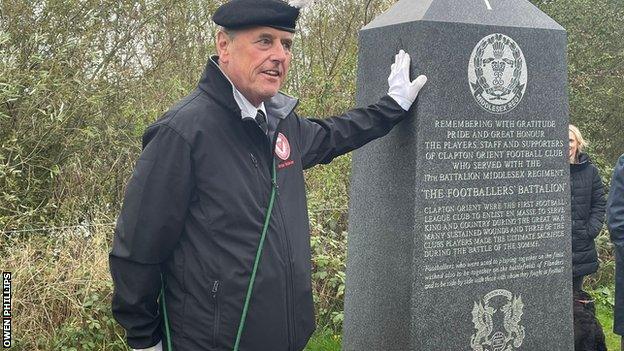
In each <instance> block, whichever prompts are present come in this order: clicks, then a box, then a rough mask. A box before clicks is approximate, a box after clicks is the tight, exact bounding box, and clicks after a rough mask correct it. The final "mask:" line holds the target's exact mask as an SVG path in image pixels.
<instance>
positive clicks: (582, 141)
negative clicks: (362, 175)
mask: <svg viewBox="0 0 624 351" xmlns="http://www.w3.org/2000/svg"><path fill="white" fill-rule="evenodd" d="M568 131H569V132H570V133H572V134H574V138H576V141H577V142H578V148H577V149H576V153H577V155H578V154H580V153H581V152H582V151H583V149H584V148H585V147H586V146H587V145H589V143H588V142H587V141H585V139H583V135H582V134H581V131H580V130H579V129H578V128H576V126H575V125H573V124H570V125H569V126H568Z"/></svg>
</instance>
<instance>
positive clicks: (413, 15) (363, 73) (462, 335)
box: [343, 0, 574, 351]
mask: <svg viewBox="0 0 624 351" xmlns="http://www.w3.org/2000/svg"><path fill="white" fill-rule="evenodd" d="M566 41H567V39H566V32H565V30H564V29H563V28H562V27H561V26H560V25H558V24H557V23H556V22H555V21H554V20H552V19H551V18H550V17H548V16H547V15H545V14H544V13H542V12H541V11H540V10H539V9H537V8H536V7H535V6H533V5H532V4H531V3H530V2H528V1H526V0H514V1H503V0H462V1H457V0H401V1H399V2H397V3H396V4H395V5H394V6H392V7H391V8H390V9H389V10H388V11H387V12H385V13H384V14H382V15H380V16H379V17H377V18H376V19H374V20H373V21H372V22H371V23H369V24H368V25H366V26H365V27H364V28H363V29H362V30H361V32H360V38H359V44H360V49H359V50H360V52H359V59H358V60H359V61H358V62H359V65H358V93H357V102H358V105H367V104H369V103H371V102H373V101H375V100H376V99H377V98H378V97H380V96H382V95H383V94H384V93H385V89H386V78H387V75H388V72H387V68H386V67H387V65H388V63H389V62H390V60H391V59H392V58H393V57H394V54H395V53H396V52H398V50H399V49H404V50H405V51H406V52H408V53H409V54H410V56H411V57H412V76H416V75H417V74H425V75H427V77H428V83H427V85H426V86H425V87H424V89H423V90H422V91H421V93H420V95H419V98H418V100H417V103H416V104H415V105H414V106H413V107H412V110H411V111H410V117H409V118H408V119H407V120H406V121H404V122H402V124H401V125H399V126H398V127H397V128H395V129H394V130H393V131H392V132H391V133H390V134H389V135H388V136H387V137H385V138H382V139H380V140H377V141H375V142H373V143H371V144H369V145H367V146H366V147H364V148H362V149H360V150H358V151H357V152H356V153H355V154H354V156H353V174H352V182H351V199H350V203H351V205H350V212H349V216H350V217H349V243H348V259H347V278H346V279H347V282H346V297H345V322H344V338H343V349H344V350H347V351H361V350H367V351H369V350H370V351H393V350H397V351H405V350H445V351H447V350H450V351H456V350H474V351H485V350H488V351H514V350H530V351H535V350H548V351H557V350H559V351H569V350H572V349H573V348H574V346H573V330H572V292H571V288H572V283H571V278H572V275H571V264H570V252H571V243H570V234H569V233H570V213H569V212H570V210H569V205H570V195H569V167H568V161H567V134H568V132H567V125H568V97H567V88H566V87H567V65H566Z"/></svg>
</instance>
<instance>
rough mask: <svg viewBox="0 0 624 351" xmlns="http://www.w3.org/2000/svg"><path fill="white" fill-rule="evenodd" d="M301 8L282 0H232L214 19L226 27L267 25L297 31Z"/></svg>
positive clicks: (215, 14)
mask: <svg viewBox="0 0 624 351" xmlns="http://www.w3.org/2000/svg"><path fill="white" fill-rule="evenodd" d="M297 17H299V9H298V8H296V7H293V6H290V5H288V4H287V3H286V2H284V1H281V0H231V1H229V2H227V3H225V4H223V5H221V6H220V7H219V8H218V9H217V11H216V12H215V13H214V15H213V16H212V20H213V21H214V22H215V23H216V24H218V25H220V26H222V27H225V28H231V29H237V28H243V27H251V26H267V27H273V28H277V29H280V30H285V31H288V32H291V33H292V32H294V31H295V24H296V22H297Z"/></svg>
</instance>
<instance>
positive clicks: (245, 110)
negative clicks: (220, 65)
mask: <svg viewBox="0 0 624 351" xmlns="http://www.w3.org/2000/svg"><path fill="white" fill-rule="evenodd" d="M232 94H233V95H234V100H236V103H237V104H238V107H239V108H240V110H241V118H248V117H251V118H253V119H256V115H257V114H258V110H262V112H263V113H264V115H265V116H267V113H266V108H265V107H264V102H261V103H260V106H258V107H255V106H254V105H253V104H252V103H251V102H249V100H247V98H245V96H244V95H243V93H241V92H240V91H238V89H236V87H234V84H232Z"/></svg>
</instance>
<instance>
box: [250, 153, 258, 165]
mask: <svg viewBox="0 0 624 351" xmlns="http://www.w3.org/2000/svg"><path fill="white" fill-rule="evenodd" d="M249 156H251V162H252V163H253V165H254V167H256V168H258V160H257V159H256V156H254V154H249Z"/></svg>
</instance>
